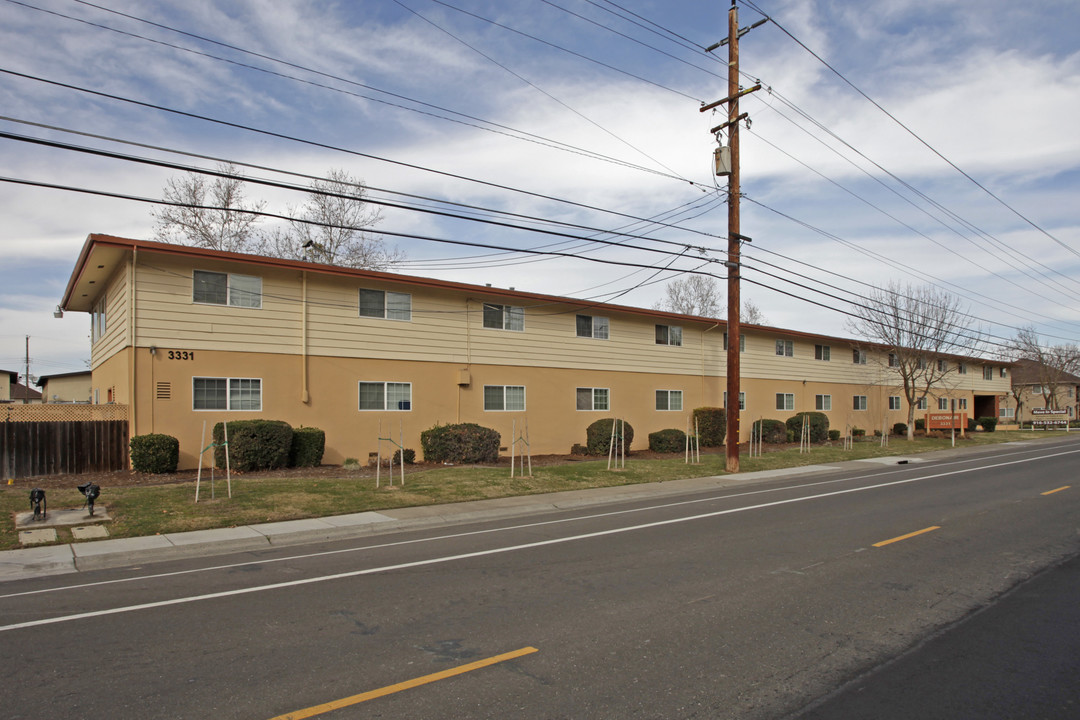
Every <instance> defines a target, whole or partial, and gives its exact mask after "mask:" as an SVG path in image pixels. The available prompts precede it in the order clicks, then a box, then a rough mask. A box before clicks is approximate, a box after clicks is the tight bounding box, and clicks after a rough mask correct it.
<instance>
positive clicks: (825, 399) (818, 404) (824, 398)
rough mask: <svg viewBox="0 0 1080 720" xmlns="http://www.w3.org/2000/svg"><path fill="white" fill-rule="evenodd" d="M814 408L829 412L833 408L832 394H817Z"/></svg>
mask: <svg viewBox="0 0 1080 720" xmlns="http://www.w3.org/2000/svg"><path fill="white" fill-rule="evenodd" d="M814 409H815V410H817V411H818V412H829V411H831V410H832V395H815V396H814Z"/></svg>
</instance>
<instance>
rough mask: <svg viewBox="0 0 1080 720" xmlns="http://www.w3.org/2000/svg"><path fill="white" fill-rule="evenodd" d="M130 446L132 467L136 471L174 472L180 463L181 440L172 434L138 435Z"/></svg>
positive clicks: (156, 473)
mask: <svg viewBox="0 0 1080 720" xmlns="http://www.w3.org/2000/svg"><path fill="white" fill-rule="evenodd" d="M130 447H131V469H132V470H134V471H135V472H143V473H154V474H155V475H158V474H161V473H173V472H176V466H177V465H179V464H180V441H179V440H177V439H176V438H174V437H173V436H172V435H161V434H158V433H151V434H149V435H136V436H135V437H133V438H131V443H130Z"/></svg>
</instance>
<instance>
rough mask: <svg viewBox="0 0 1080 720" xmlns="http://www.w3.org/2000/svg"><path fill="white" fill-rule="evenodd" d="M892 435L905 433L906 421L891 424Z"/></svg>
mask: <svg viewBox="0 0 1080 720" xmlns="http://www.w3.org/2000/svg"><path fill="white" fill-rule="evenodd" d="M892 434H893V435H907V423H902V422H900V423H896V424H895V425H893V426H892Z"/></svg>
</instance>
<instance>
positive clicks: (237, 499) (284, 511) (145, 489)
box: [0, 431, 1064, 550]
mask: <svg viewBox="0 0 1080 720" xmlns="http://www.w3.org/2000/svg"><path fill="white" fill-rule="evenodd" d="M1062 434H1064V433H1063V431H1041V432H1039V433H1037V434H1033V433H1031V432H1030V431H1004V432H994V433H981V432H980V433H971V434H970V435H969V438H968V439H966V440H963V441H961V440H957V447H974V446H977V445H985V444H991V443H1001V442H1010V441H1017V440H1030V439H1033V438H1036V439H1041V438H1049V437H1055V436H1058V435H1062ZM950 446H951V443H950V441H949V440H947V439H945V440H942V439H933V438H916V439H915V440H914V441H912V442H910V443H909V442H907V441H906V440H903V439H898V438H891V440H890V444H889V446H888V447H881V446H880V445H879V441H878V439H877V438H867V439H866V440H864V441H862V442H858V443H856V444H855V446H854V447H853V448H852V449H851V450H844V449H843V447H842V445H841V444H840V443H835V444H826V445H815V446H813V447H812V448H811V451H810V452H809V453H803V454H800V453H799V450H798V448H794V449H785V450H778V451H775V452H766V453H765V454H764V455H763V456H762V457H753V458H751V457H747V456H746V455H743V456H742V458H741V460H740V469H741V470H742V471H743V472H753V471H757V470H774V469H778V468H787V467H798V466H801V465H812V464H822V463H834V462H843V461H845V460H859V459H864V458H872V457H882V456H888V455H908V454H912V453H922V452H928V451H931V450H942V449H946V448H949V447H950ZM724 462H725V460H724V455H723V454H722V452H721V453H719V454H702V456H701V464H700V465H687V464H685V463H684V462H683V456H682V455H679V456H678V457H675V458H669V459H647V460H646V459H634V458H633V457H631V458H628V459H627V461H626V468H625V470H619V471H609V470H607V460H606V458H605V459H603V460H592V461H583V462H582V461H578V462H566V463H564V464H555V465H544V466H534V467H533V475H532V477H527V478H521V477H515V478H513V479H511V478H510V477H509V475H510V470H509V467H477V466H458V467H439V468H433V469H425V470H421V471H418V472H412V473H409V474H407V475H406V477H405V486H404V487H402V486H401V485H400V484H397V485H394V486H393V487H387V486H386V480H385V478H384V479H383V486H382V487H381V488H378V489H376V488H375V480H374V478H371V477H366V476H365V477H361V476H357V475H356V474H353V473H350V472H348V471H346V470H344V469H342V471H341V473H340V476H339V477H328V476H326V475H325V473H324V474H323V475H321V476H320V477H317V478H316V477H311V478H303V477H299V478H297V477H290V478H272V477H259V476H258V475H252V476H234V477H233V479H232V495H233V496H232V498H231V499H229V498H228V497H226V492H225V491H226V486H225V481H224V478H221V477H218V479H217V480H216V486H215V488H216V492H215V495H216V497H215V499H213V500H211V499H210V489H209V483H208V482H207V480H206V479H204V480H203V484H202V489H201V491H200V496H199V503H198V504H195V502H194V500H195V483H194V482H182V483H175V484H169V485H151V486H131V487H107V486H103V487H102V496H101V498H99V500H98V504H99V505H104V506H106V507H107V508H108V512H109V515H110V516H111V517H112V521H111V522H108V523H106V527H107V528H108V530H109V534H110V537H113V538H124V537H138V536H143V535H154V534H161V533H171V532H184V531H187V530H205V529H209V528H221V527H231V526H236V525H249V524H254V523H263V522H274V521H279V520H295V519H299V518H310V517H321V516H326V515H342V514H346V513H355V512H362V511H365V510H384V509H388V508H398V507H409V506H415V505H433V504H442V503H452V502H463V501H467V500H480V499H484V498H496V497H507V496H515V495H532V494H536V493H548V492H557V491H561V490H580V489H584V488H594V487H608V486H613V485H632V484H636V483H645V482H658V481H665V480H678V479H682V478H690V477H704V476H709V475H722V474H724ZM397 482H400V479H399V480H397ZM75 484H77V483H76V482H72V483H71V485H72V487H71V489H70V490H67V489H53V490H49V491H48V503H49V508H50V509H53V510H56V509H60V508H65V507H79V506H81V505H82V500H83V498H82V496H81V495H80V494H79V493H78V492H77V491H76V490H75V488H74V485H75ZM2 487H3V490H2V492H0V510H2V511H3V516H2V517H3V522H2V523H0V550H10V549H12V548H17V547H19V538H18V533H17V532H16V530H15V517H14V516H15V513H16V512H23V511H26V510H29V509H30V505H29V500H28V495H29V493H28V490H27V489H26V485H25V483H24V484H22V485H19V486H7V485H4V486H2ZM57 534H58V540H57V542H59V543H68V542H71V541H72V538H71V533H70V529H68V528H57Z"/></svg>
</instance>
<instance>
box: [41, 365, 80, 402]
mask: <svg viewBox="0 0 1080 720" xmlns="http://www.w3.org/2000/svg"><path fill="white" fill-rule="evenodd" d="M92 378H93V373H91V372H90V371H89V370H84V371H81V372H70V373H58V374H55V375H42V376H41V377H39V378H38V380H37V382H36V383H35V385H37V386H38V387H39V388H41V396H42V401H43V402H46V403H88V402H90V401H91V400H92V399H93V396H92V394H91V380H92Z"/></svg>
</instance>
